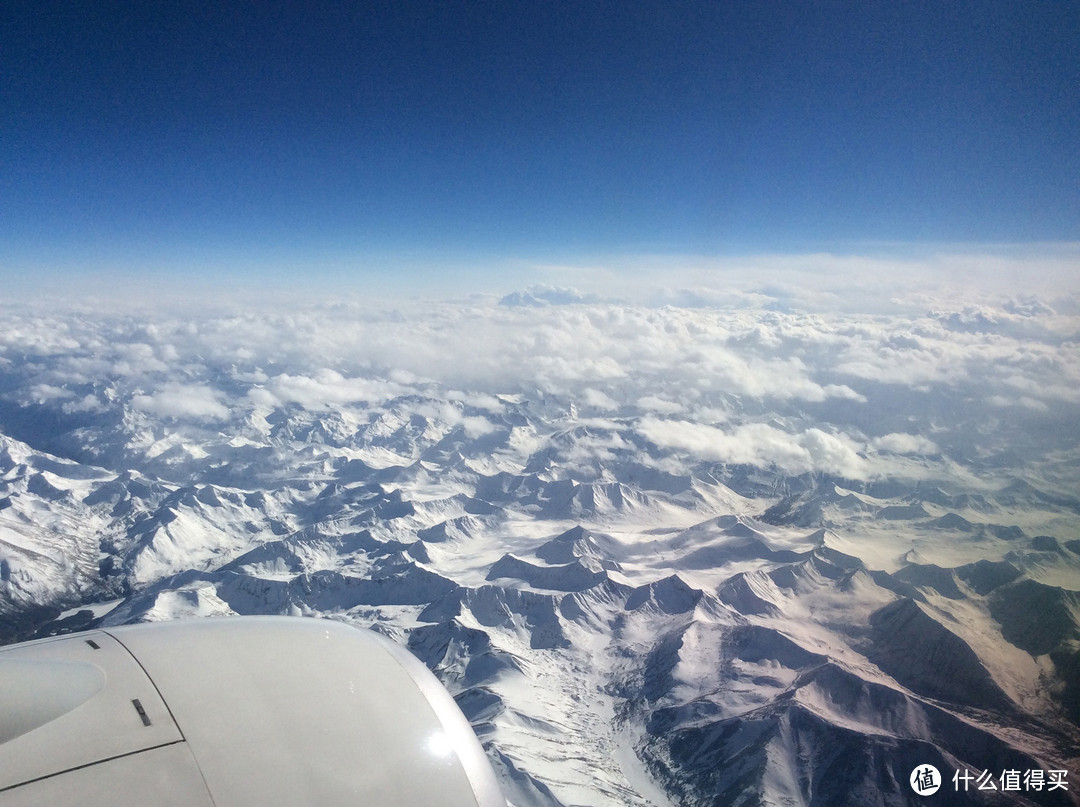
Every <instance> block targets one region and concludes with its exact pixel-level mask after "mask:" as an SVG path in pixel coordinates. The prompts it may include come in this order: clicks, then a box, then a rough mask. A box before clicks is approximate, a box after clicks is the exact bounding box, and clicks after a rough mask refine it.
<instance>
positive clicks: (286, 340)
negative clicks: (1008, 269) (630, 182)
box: [0, 257, 1080, 478]
mask: <svg viewBox="0 0 1080 807" xmlns="http://www.w3.org/2000/svg"><path fill="white" fill-rule="evenodd" d="M763 260H764V262H763V263H762V264H761V265H762V266H765V267H766V268H768V267H769V266H770V265H771V264H775V265H776V266H780V267H781V268H783V266H784V265H785V264H784V261H782V260H780V259H779V258H778V259H776V260H775V261H772V259H768V260H765V259H763ZM822 260H823V261H824V265H826V266H829V265H832V264H830V263H829V261H830V260H831V259H828V258H827V257H825V258H822ZM770 262H771V263H770ZM916 263H917V262H916ZM736 264H738V266H743V268H746V266H749V264H748V263H745V262H742V263H740V262H738V261H736V262H734V263H731V265H730V266H727V267H726V268H724V267H720V268H717V267H716V266H712V267H710V266H709V265H707V264H703V265H702V266H701V267H700V271H699V272H697V273H696V274H695V273H691V275H693V276H692V277H690V278H689V279H690V280H691V281H693V282H692V283H688V284H687V285H686V286H685V287H684V288H687V289H694V290H695V295H696V296H682V297H680V295H678V294H673V293H667V292H663V290H661V291H660V292H657V291H656V288H655V278H654V279H653V288H652V292H651V297H650V294H647V293H644V291H642V289H644V286H642V288H641V289H638V290H637V291H634V288H633V287H634V282H630V281H633V280H634V279H633V278H630V281H628V284H627V288H628V291H627V292H626V294H625V295H623V292H622V287H621V286H620V287H619V289H620V295H622V296H623V298H624V299H623V301H622V302H618V301H615V295H613V294H612V293H610V289H609V290H608V292H607V293H604V292H603V290H599V291H597V292H596V293H595V294H593V296H590V294H592V290H591V289H588V287H585V290H583V291H580V292H573V293H571V291H572V290H568V289H567V288H566V287H565V283H560V284H558V285H555V286H552V287H547V288H546V289H539V290H537V289H536V288H534V289H531V290H530V291H529V293H530V294H533V296H534V297H536V298H537V299H542V300H544V301H546V304H545V305H542V306H529V305H526V306H522V305H509V304H504V305H500V304H499V302H498V298H496V297H492V296H487V297H471V298H467V299H464V300H448V301H442V302H410V301H403V300H399V301H396V302H394V303H393V304H392V305H378V306H376V305H373V304H369V303H367V302H365V301H356V300H352V301H350V300H335V301H334V302H327V303H311V302H307V303H303V304H300V303H296V302H295V301H290V302H289V303H288V304H280V303H279V304H262V305H260V306H257V307H256V306H253V305H248V304H246V303H242V302H239V301H232V302H230V301H229V300H227V299H223V300H222V301H220V302H219V304H217V305H216V306H215V307H212V308H209V309H207V310H205V311H192V310H172V309H170V308H169V307H168V306H161V307H159V308H157V309H148V310H146V311H142V310H140V311H127V312H124V311H120V310H117V309H115V308H114V310H113V311H111V312H108V311H96V310H90V309H88V308H83V309H79V308H78V307H77V306H76V307H75V308H73V309H71V310H65V309H62V308H57V307H52V308H50V307H47V306H38V307H34V306H26V305H23V306H20V307H13V306H10V305H2V304H0V321H2V322H3V325H4V327H3V328H2V329H0V382H2V389H3V393H2V394H3V397H4V399H5V400H6V401H8V402H9V403H15V404H18V405H34V406H42V407H47V408H52V409H54V410H55V411H57V412H58V413H62V414H64V415H65V416H68V417H69V418H70V419H71V422H72V423H76V424H78V423H84V422H86V421H88V420H90V419H91V416H96V415H100V414H103V413H105V412H109V411H112V412H115V413H122V412H123V411H124V410H125V408H130V409H133V410H136V411H139V412H141V413H143V415H145V416H148V417H159V418H162V419H167V420H169V423H168V424H167V425H168V429H173V430H179V429H183V428H187V427H188V426H190V427H191V428H193V429H194V428H198V427H199V425H200V424H202V423H207V422H212V423H214V424H215V426H216V427H218V428H220V429H221V430H222V431H227V430H228V429H229V428H231V426H230V425H228V424H226V425H224V426H223V425H221V424H222V423H223V422H225V421H229V420H230V419H234V418H235V420H236V422H238V423H239V422H247V420H245V418H247V416H248V415H249V414H251V412H252V410H259V414H260V415H265V414H267V413H268V411H270V410H274V409H276V408H291V407H301V408H303V409H307V410H309V411H315V412H319V411H323V410H325V409H327V408H328V407H329V408H333V409H336V410H341V411H345V410H350V411H351V412H352V414H351V415H350V417H351V418H352V420H350V423H351V422H354V421H355V422H357V423H363V422H367V421H368V419H370V418H376V417H380V416H381V415H382V414H383V413H384V412H385V411H386V410H388V409H393V410H394V411H396V412H397V411H408V412H412V413H416V414H420V415H422V416H424V417H426V418H428V420H429V423H432V424H436V425H433V426H431V428H432V434H435V433H438V434H447V433H449V431H450V430H452V429H454V428H457V427H459V426H460V427H462V428H463V429H464V430H465V431H466V433H467V434H468V435H470V436H481V435H484V434H494V433H495V430H502V429H505V428H506V424H507V423H508V421H507V419H506V418H507V414H508V412H511V411H514V412H516V411H518V408H519V407H523V406H527V407H530V409H529V410H528V411H531V412H535V413H537V414H538V415H540V416H541V417H542V418H552V419H554V418H565V417H567V414H568V413H569V412H570V411H571V404H574V405H576V406H577V407H578V408H579V409H580V415H581V416H582V417H586V416H590V417H593V418H594V420H595V417H596V416H599V415H602V416H603V418H604V419H605V421H607V422H608V423H609V424H610V425H609V426H605V427H603V428H604V429H605V430H606V433H607V434H608V435H609V436H607V437H605V438H604V440H602V441H601V440H600V439H599V438H597V437H595V436H590V437H588V440H587V442H588V441H591V442H590V443H589V445H587V446H586V445H584V444H583V445H582V446H579V447H577V448H574V449H573V450H575V451H578V453H579V454H580V455H581V457H580V459H581V461H582V462H585V461H586V460H587V459H588V458H591V459H588V462H590V463H592V465H593V466H594V467H597V468H599V467H600V465H602V464H603V463H604V462H607V461H610V460H611V458H612V457H615V456H622V453H623V452H634V451H637V450H639V448H640V445H641V442H642V440H645V439H647V440H648V441H649V442H650V443H651V444H652V445H654V446H658V447H660V448H662V449H663V450H664V451H668V452H672V453H671V456H676V455H677V458H678V459H677V461H678V462H679V463H683V464H684V465H692V464H693V463H694V462H727V463H734V464H748V465H755V466H762V467H775V468H779V469H782V470H784V471H785V472H790V473H804V472H807V471H821V472H828V473H836V474H840V475H844V476H847V477H852V478H869V477H872V476H874V475H875V474H880V473H885V472H892V470H895V469H897V468H901V467H903V468H908V467H914V466H916V465H918V466H920V467H926V466H927V465H928V464H930V463H940V464H942V466H944V464H945V463H946V462H947V461H949V455H950V452H954V453H956V452H957V451H958V450H959V454H958V456H959V455H962V456H970V454H968V453H966V452H970V451H973V450H977V451H981V452H993V451H1002V452H1006V450H1012V451H1014V452H1016V451H1019V452H1021V453H1024V452H1030V453H1031V454H1032V455H1035V454H1037V453H1038V452H1039V451H1040V450H1046V449H1048V448H1052V447H1053V446H1054V440H1052V439H1051V437H1052V436H1060V435H1069V434H1073V433H1075V416H1074V415H1072V414H1070V413H1071V412H1074V411H1075V406H1076V405H1077V404H1080V351H1076V350H1075V345H1076V344H1077V343H1080V317H1078V314H1080V304H1077V303H1076V299H1080V298H1078V297H1077V296H1076V295H1075V294H1073V295H1072V296H1071V297H1070V296H1069V293H1068V290H1067V289H1065V288H1064V287H1063V286H1061V287H1059V288H1057V290H1056V291H1055V292H1054V294H1050V293H1049V292H1047V291H1046V290H1041V291H1037V292H1032V293H1031V294H1028V295H1027V296H1023V297H1019V296H1017V295H1016V293H1015V290H1009V291H1008V292H1007V293H1001V294H998V295H997V296H996V297H995V296H994V294H993V293H991V292H989V291H987V289H983V288H975V289H973V290H969V292H968V293H965V294H956V295H953V296H947V295H943V294H941V293H940V292H941V289H943V288H946V285H945V284H943V283H941V282H939V283H938V285H936V286H928V287H927V288H926V289H924V290H922V291H920V292H918V293H916V292H915V291H914V290H912V289H909V291H910V293H907V292H905V295H906V296H904V298H903V299H902V300H900V301H899V302H890V301H889V300H887V299H884V298H883V297H882V296H881V295H879V296H878V297H875V298H874V299H873V300H872V305H871V304H868V305H867V306H866V307H865V310H863V309H861V308H860V305H859V304H860V301H862V302H866V300H867V299H869V298H865V299H864V298H863V297H861V296H860V295H862V294H863V293H864V292H866V290H867V288H869V287H872V285H873V284H872V282H871V280H872V278H870V276H869V275H866V274H865V272H869V271H871V270H872V271H877V270H879V269H882V268H883V267H884V268H885V269H888V270H889V271H893V270H901V269H904V268H906V267H908V266H909V264H907V263H904V262H896V261H893V262H888V261H886V262H884V263H881V262H877V263H875V262H873V261H868V262H867V261H864V262H860V261H857V260H854V259H852V260H851V261H848V262H847V264H846V265H845V264H844V262H840V264H838V265H840V266H841V268H844V267H845V266H846V268H844V271H846V272H848V275H844V274H843V272H842V273H841V274H840V275H837V276H830V278H829V279H828V283H823V284H822V289H821V291H820V293H818V292H812V293H804V292H805V289H804V288H803V286H802V285H800V283H801V282H802V281H809V280H810V278H811V270H812V267H813V265H814V261H813V260H810V259H809V258H804V259H801V260H800V261H789V262H788V264H787V269H785V270H784V271H780V272H778V273H774V274H772V275H769V277H768V278H767V282H766V281H765V280H763V279H762V277H761V276H756V277H755V278H752V279H748V280H746V282H745V283H735V284H733V285H732V286H731V288H726V287H724V286H723V284H722V283H718V282H717V281H718V280H726V279H730V278H731V277H732V275H731V274H730V273H731V271H734V269H733V267H735V266H736ZM744 264H745V265H744ZM912 265H914V264H912ZM788 270H790V271H788ZM860 273H863V274H860ZM613 276H614V275H613ZM845 276H850V277H851V278H856V279H858V283H856V286H857V288H856V290H855V291H854V292H853V293H852V295H850V296H848V297H844V295H843V289H842V284H841V283H839V282H838V281H837V277H845ZM639 280H641V282H642V283H644V278H639ZM677 280H679V278H678V277H672V278H669V277H667V276H665V277H664V278H663V282H664V284H665V286H669V287H670V288H679V286H678V285H677V284H676V282H675V281H677ZM751 280H752V282H751ZM669 281H671V282H670V284H669ZM939 281H940V278H939ZM892 283H893V281H892V280H891V279H890V278H885V279H882V280H881V285H883V286H890V284H892ZM710 284H711V285H710ZM1059 286H1060V284H1059ZM613 288H614V287H613ZM718 288H719V291H718V290H717V289H718ZM710 289H711V290H712V291H711V292H710ZM890 290H891V291H895V289H891V288H890ZM638 291H641V292H642V293H640V294H639V293H637V292H638ZM631 292H633V293H631ZM867 293H868V292H867ZM884 293H885V290H884V289H883V290H882V294H884ZM830 296H831V297H833V298H835V299H834V300H833V302H832V303H830V302H829V301H828V298H829V297H830ZM634 299H636V300H637V301H638V302H636V303H633V302H629V301H630V300H634ZM650 299H651V300H654V301H659V302H658V304H655V305H654V304H649V302H648V301H649V300H650ZM1070 300H1072V302H1071V303H1070V302H1069V301H1070ZM673 302H682V303H685V304H684V305H673V304H672V303H673ZM830 306H831V307H830ZM1070 418H1073V419H1072V420H1070ZM116 422H118V423H122V422H124V421H123V418H117V419H116ZM578 422H579V423H582V422H583V421H581V420H579V421H578ZM118 428H119V427H118ZM522 428H523V427H522V426H521V425H520V424H517V425H514V426H513V427H512V428H511V431H510V434H509V436H508V437H507V441H508V443H507V445H508V446H509V447H508V448H507V450H508V451H512V453H514V454H515V455H516V454H517V453H520V452H518V450H517V449H516V448H513V446H518V445H522V446H524V445H529V446H535V445H536V444H537V441H540V442H541V443H542V442H543V440H544V437H543V435H529V434H527V433H526V432H523V431H521V429H522ZM168 429H167V430H168ZM1005 431H1007V432H1008V434H1010V435H1016V437H1015V438H1014V437H1004V436H1001V437H999V436H998V435H999V434H1001V433H1003V432H1005ZM612 434H614V435H617V436H618V439H616V438H615V437H611V436H610V435H612ZM1021 435H1022V436H1023V437H1022V438H1021V437H1020V436H1021ZM1010 440H1011V441H1013V443H1016V444H1014V445H1011V446H1007V445H1006V444H1007V443H1009V441H1010ZM1040 441H1041V442H1040ZM973 446H974V447H975V448H973ZM1040 446H1041V448H1040ZM1066 448H1067V447H1066ZM566 451H571V449H570V448H566ZM586 455H587V457H586ZM568 456H569V455H568ZM649 460H650V461H653V462H657V463H661V462H663V463H668V462H669V460H670V457H669V456H667V455H665V456H664V457H658V456H654V457H651V458H649ZM674 461H675V460H671V462H674ZM665 467H668V466H665Z"/></svg>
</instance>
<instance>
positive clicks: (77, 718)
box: [0, 617, 505, 807]
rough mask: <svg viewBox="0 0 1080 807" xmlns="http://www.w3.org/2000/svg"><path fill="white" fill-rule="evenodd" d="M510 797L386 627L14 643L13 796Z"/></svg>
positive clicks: (315, 800)
mask: <svg viewBox="0 0 1080 807" xmlns="http://www.w3.org/2000/svg"><path fill="white" fill-rule="evenodd" d="M41 804H49V805H56V807H65V805H79V807H96V806H98V805H100V807H105V805H108V806H109V807H115V806H116V805H127V804H131V805H150V804H153V805H164V806H165V807H171V806H172V805H176V806H177V807H180V806H181V805H183V806H184V807H190V806H192V805H208V807H240V805H260V807H261V806H262V805H289V807H295V806H296V805H305V804H310V805H319V807H328V806H329V805H338V804H366V805H391V806H392V805H409V807H417V806H418V805H447V807H456V805H462V806H464V805H469V806H470V807H471V806H472V805H476V807H505V802H504V800H503V798H502V795H501V794H500V792H499V787H498V784H497V782H496V780H495V776H494V773H493V772H492V769H491V766H490V765H489V764H488V761H487V758H486V757H485V755H484V751H483V749H482V748H481V746H480V743H479V742H478V741H477V739H476V735H475V734H474V733H473V731H472V728H471V727H470V726H469V724H468V722H467V721H466V719H465V717H464V716H463V715H462V714H461V711H460V710H459V709H458V707H457V705H456V704H455V703H454V700H453V698H451V697H450V695H449V693H447V691H446V690H445V689H444V688H443V686H442V685H441V684H440V683H439V682H438V680H437V679H436V678H435V677H434V676H433V675H432V674H431V673H430V672H429V671H428V669H427V668H426V667H424V665H423V664H421V663H420V662H419V661H417V660H416V659H415V658H413V656H411V655H410V654H409V652H408V651H407V650H405V649H404V648H401V647H399V646H398V645H396V644H394V643H393V642H391V641H390V640H388V639H386V638H384V637H382V636H380V635H379V634H377V633H374V632H373V631H366V630H361V629H357V628H355V627H353V626H350V625H346V624H344V623H341V622H335V621H332V620H325V619H304V618H293V617H225V618H211V619H191V620H178V621H174V622H158V623H148V624H141V625H128V626H124V627H118V628H108V629H104V630H96V631H91V632H88V633H79V634H70V635H66V636H62V637H57V638H52V639H43V640H40V641H36V642H28V643H24V644H19V645H12V646H10V647H3V648H0V807H21V805H41Z"/></svg>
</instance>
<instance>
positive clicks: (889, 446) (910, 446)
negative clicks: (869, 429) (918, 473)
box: [871, 432, 940, 454]
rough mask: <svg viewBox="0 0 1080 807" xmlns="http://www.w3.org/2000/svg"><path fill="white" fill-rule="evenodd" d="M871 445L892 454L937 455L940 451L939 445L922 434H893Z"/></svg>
mask: <svg viewBox="0 0 1080 807" xmlns="http://www.w3.org/2000/svg"><path fill="white" fill-rule="evenodd" d="M871 444H872V445H873V446H874V448H877V449H879V450H881V451H888V452H890V453H892V454H937V453H938V452H939V451H940V449H939V448H938V446H937V444H936V443H935V442H934V441H933V440H931V439H930V438H928V437H924V436H923V435H921V434H906V433H903V432H892V433H890V434H883V435H881V437H875V438H874V439H873V440H872V441H871Z"/></svg>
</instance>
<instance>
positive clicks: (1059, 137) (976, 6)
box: [0, 0, 1080, 284]
mask: <svg viewBox="0 0 1080 807" xmlns="http://www.w3.org/2000/svg"><path fill="white" fill-rule="evenodd" d="M0 41H2V42H3V47H0V278H2V279H4V280H5V282H11V283H14V282H16V281H21V282H26V280H27V278H28V277H35V278H44V279H45V280H44V281H43V282H48V281H49V279H52V280H53V281H57V279H61V280H62V279H63V278H71V277H84V278H85V277H87V276H93V275H94V274H95V273H101V274H104V273H109V272H116V273H120V274H124V273H129V274H131V275H132V276H135V277H138V278H141V279H143V280H153V279H159V280H163V281H165V280H169V279H174V280H175V279H176V278H186V277H190V276H192V275H203V276H210V275H215V274H225V275H229V276H237V277H248V278H251V279H255V280H259V279H272V278H278V279H280V278H289V277H297V276H306V275H309V274H312V273H315V274H318V273H320V272H321V273H323V274H324V275H326V276H331V275H336V276H338V277H359V278H369V279H372V278H378V277H379V276H380V275H382V276H384V279H385V277H390V276H392V277H393V279H394V280H396V281H402V282H411V283H415V284H423V283H425V282H430V281H431V279H432V275H433V273H439V272H442V273H443V274H444V275H445V274H448V275H449V276H451V277H452V278H471V275H470V272H472V273H478V274H479V275H482V274H483V272H484V271H489V272H498V271H505V268H506V267H507V266H511V265H513V266H517V267H519V268H520V267H522V266H533V265H539V264H542V263H545V262H546V263H549V264H550V263H557V264H560V265H573V264H575V262H577V263H581V262H585V263H587V262H588V261H589V260H590V259H593V258H595V256H624V257H631V256H656V255H661V256H663V255H673V256H679V255H692V256H707V257H711V258H724V257H725V256H733V255H754V254H814V253H823V252H828V253H841V254H855V253H858V254H883V253H885V254H888V253H891V252H897V251H902V250H903V249H905V248H910V247H911V246H912V245H916V246H918V245H924V246H925V245H953V246H952V247H950V248H954V247H955V246H956V245H964V248H967V249H970V248H972V247H971V245H975V248H978V249H982V248H986V249H991V248H998V247H1000V246H1001V245H1009V248H1015V246H1016V245H1021V246H1023V245H1030V246H1031V248H1032V249H1034V250H1038V249H1044V248H1045V245H1046V244H1066V245H1068V244H1072V245H1075V244H1076V243H1077V242H1080V5H1077V4H1076V3H1072V2H1052V1H1051V2H1015V3H1000V2H955V3H922V2H916V3H895V4H894V3H863V2H851V3H837V2H816V3H802V2H768V1H766V2H753V3H750V2H710V3H705V2H619V3H616V2H610V3H608V2H596V1H595V0H588V1H583V2H575V3H563V2H556V3H552V2H528V1H525V2H513V3H488V2H453V1H451V2H407V3H370V2H355V3H345V2H341V3H333V2H322V3H308V2H305V3H298V2H296V3H291V2H283V3H253V2H252V3H246V2H226V3H194V2H175V3H170V4H157V3H135V2H131V3H125V2H101V3H72V2H66V1H65V2H18V1H15V2H10V3H5V4H4V9H3V11H2V12H0ZM980 245H981V246H980ZM1074 265H1075V264H1074ZM433 267H434V268H433ZM473 279H475V278H473Z"/></svg>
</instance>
